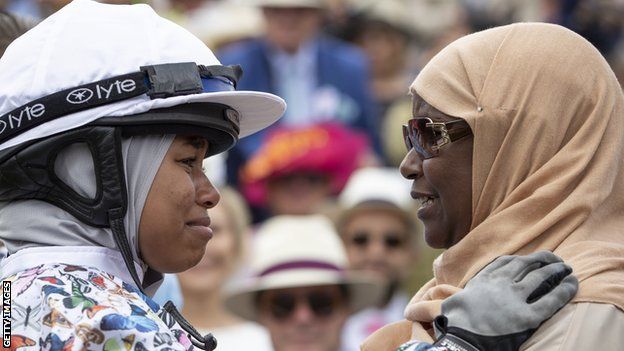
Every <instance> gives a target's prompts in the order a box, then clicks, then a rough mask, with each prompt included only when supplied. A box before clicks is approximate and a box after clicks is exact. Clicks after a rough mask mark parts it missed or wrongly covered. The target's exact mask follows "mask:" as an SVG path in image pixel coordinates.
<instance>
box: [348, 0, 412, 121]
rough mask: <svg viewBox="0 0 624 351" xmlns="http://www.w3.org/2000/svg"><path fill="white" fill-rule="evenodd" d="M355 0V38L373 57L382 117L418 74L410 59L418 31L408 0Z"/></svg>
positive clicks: (373, 86) (369, 55)
mask: <svg viewBox="0 0 624 351" xmlns="http://www.w3.org/2000/svg"><path fill="white" fill-rule="evenodd" d="M350 2H351V3H353V5H352V6H353V10H352V11H353V22H354V24H353V26H354V28H353V31H354V33H353V36H354V37H353V41H354V43H355V44H357V45H358V46H359V47H361V48H362V50H363V51H364V53H365V54H366V56H367V57H368V59H369V61H370V69H371V79H372V91H373V97H374V99H375V100H376V103H377V106H378V108H379V111H378V113H377V116H378V117H379V118H382V117H383V115H384V114H385V112H386V109H387V108H388V107H389V106H390V105H391V104H392V103H393V102H395V101H396V100H397V99H401V98H405V97H406V96H407V90H408V88H409V85H410V83H411V81H410V80H409V79H408V78H407V77H411V76H413V75H414V74H415V72H413V67H409V66H408V64H407V62H410V60H408V59H409V58H410V42H411V38H412V37H413V36H414V35H415V32H414V27H413V25H412V24H411V22H412V21H413V19H412V17H411V16H410V12H409V8H408V7H407V5H406V3H405V1H401V0H384V1H376V0H350ZM411 62H413V60H411Z"/></svg>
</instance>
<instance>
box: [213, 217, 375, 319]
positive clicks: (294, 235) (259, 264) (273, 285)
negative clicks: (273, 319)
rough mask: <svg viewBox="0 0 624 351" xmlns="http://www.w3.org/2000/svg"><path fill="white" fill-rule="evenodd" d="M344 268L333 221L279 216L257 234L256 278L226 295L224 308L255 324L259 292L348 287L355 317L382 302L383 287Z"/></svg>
mask: <svg viewBox="0 0 624 351" xmlns="http://www.w3.org/2000/svg"><path fill="white" fill-rule="evenodd" d="M346 267H347V256H346V253H345V249H344V247H343V245H342V242H341V240H340V238H339V237H338V234H337V233H336V231H335V229H334V226H333V224H332V223H331V221H330V220H329V219H327V218H325V217H323V216H320V215H309V216H276V217H273V218H271V219H269V220H267V221H266V222H265V223H264V224H263V225H262V227H261V228H260V229H259V230H258V232H257V233H256V236H255V238H254V243H253V247H252V252H251V257H250V263H249V270H250V273H251V275H252V276H251V277H250V278H249V279H248V280H246V281H243V282H242V283H240V284H239V285H238V286H235V287H234V288H233V290H231V291H230V292H229V293H228V296H227V297H226V300H225V305H226V306H227V307H228V308H229V309H230V310H231V311H232V312H234V313H235V314H237V315H238V316H240V317H243V318H245V319H249V320H257V306H256V296H257V294H258V293H259V292H261V291H266V290H274V289H285V288H294V287H306V286H318V285H344V286H346V287H347V291H348V293H349V308H350V311H351V312H357V311H359V310H361V309H363V308H366V307H371V306H373V305H375V304H376V303H377V302H379V300H380V299H381V297H382V294H383V291H384V288H385V286H384V284H383V283H381V282H379V281H377V280H374V279H373V278H371V277H369V276H363V275H361V274H358V273H354V272H348V271H346Z"/></svg>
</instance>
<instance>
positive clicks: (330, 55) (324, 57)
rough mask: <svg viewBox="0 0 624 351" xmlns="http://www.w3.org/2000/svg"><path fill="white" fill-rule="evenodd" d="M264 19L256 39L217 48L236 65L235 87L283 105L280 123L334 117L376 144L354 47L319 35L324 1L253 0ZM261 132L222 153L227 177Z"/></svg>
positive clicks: (364, 69)
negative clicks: (262, 32) (271, 97)
mask: <svg viewBox="0 0 624 351" xmlns="http://www.w3.org/2000/svg"><path fill="white" fill-rule="evenodd" d="M254 3H256V4H258V5H259V6H260V7H261V8H262V12H263V15H264V17H265V19H266V34H265V35H264V36H263V37H262V38H259V39H256V40H250V41H247V42H245V43H239V44H236V45H233V46H230V47H227V48H225V49H223V50H222V51H221V52H220V53H219V57H220V59H221V61H222V62H224V63H225V64H233V63H236V64H240V65H242V66H243V67H244V68H245V75H244V76H243V77H242V79H241V81H240V82H239V84H238V89H241V90H260V91H266V92H274V93H276V94H278V95H279V96H281V97H283V98H284V99H285V100H286V102H287V104H288V110H287V112H286V115H285V117H284V118H283V121H281V122H280V124H281V125H285V126H305V125H310V124H314V123H319V122H325V121H336V122H339V123H342V124H344V125H346V126H349V127H353V128H357V129H359V130H361V131H364V132H366V134H367V135H368V136H369V138H370V139H371V140H372V141H373V145H375V146H376V145H377V140H378V138H377V128H376V124H375V119H376V116H375V115H374V111H375V108H374V103H373V102H372V99H371V94H370V91H369V79H368V66H367V64H366V59H365V56H364V55H363V54H362V53H361V52H360V50H359V49H357V48H355V47H354V46H351V45H350V44H347V43H343V42H341V41H338V40H337V39H333V38H330V37H328V36H324V35H321V25H322V22H323V15H324V9H325V1H324V0H255V1H254ZM265 135H266V133H259V134H256V135H254V136H252V137H251V139H248V140H246V141H243V142H241V143H239V144H238V145H237V146H236V148H234V149H233V150H232V151H231V152H230V154H229V155H228V173H229V174H228V180H229V182H230V183H237V182H238V172H239V169H240V167H241V166H242V165H243V164H244V163H245V162H246V161H247V160H248V159H249V158H250V157H251V156H252V155H253V153H255V152H256V151H257V150H258V149H259V148H260V146H261V144H262V142H263V138H264V137H265Z"/></svg>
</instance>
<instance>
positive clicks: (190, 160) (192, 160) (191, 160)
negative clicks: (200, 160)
mask: <svg viewBox="0 0 624 351" xmlns="http://www.w3.org/2000/svg"><path fill="white" fill-rule="evenodd" d="M180 162H182V163H183V164H184V165H186V166H189V167H191V168H193V167H195V164H196V163H197V158H195V157H190V158H185V159H183V160H181V161H180Z"/></svg>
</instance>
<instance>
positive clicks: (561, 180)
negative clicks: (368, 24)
mask: <svg viewBox="0 0 624 351" xmlns="http://www.w3.org/2000/svg"><path fill="white" fill-rule="evenodd" d="M411 92H412V93H413V95H414V102H413V118H412V119H411V120H409V121H408V124H407V125H406V126H405V127H404V132H405V140H406V144H407V147H408V154H407V155H406V156H405V159H404V160H403V162H402V164H401V173H402V174H403V176H404V177H405V178H407V179H410V180H412V182H413V183H412V191H411V194H412V197H413V198H414V199H416V200H417V201H419V202H420V204H421V208H420V209H419V210H418V217H419V218H420V219H421V220H422V221H423V223H424V226H425V229H424V235H425V239H426V241H427V243H428V244H429V245H430V246H432V247H436V248H444V249H446V251H445V252H444V253H443V254H442V255H441V256H440V257H438V258H437V259H436V261H435V262H434V267H433V269H434V275H435V277H434V279H433V280H431V281H430V282H429V283H428V284H426V285H425V286H423V287H422V288H421V289H420V291H419V292H418V293H417V294H416V295H415V296H414V297H413V298H412V300H411V301H410V303H409V304H408V306H407V308H406V310H405V316H406V318H407V319H408V320H409V321H406V322H401V323H398V324H395V325H390V326H387V327H385V328H383V329H382V330H380V331H379V332H378V333H376V334H375V335H373V336H371V337H370V338H369V339H368V340H367V342H366V343H365V345H364V347H363V348H364V350H375V351H379V350H393V349H395V348H396V346H397V345H399V344H400V343H401V342H404V341H406V340H409V339H412V338H416V339H420V340H429V339H431V338H433V337H434V335H433V332H432V330H431V329H430V328H429V326H430V325H431V323H432V322H433V321H434V318H435V317H436V316H437V315H439V314H440V308H441V305H442V311H444V304H446V302H444V304H443V301H445V300H446V301H449V300H450V299H453V298H454V297H455V296H457V295H460V294H462V288H464V287H466V286H467V285H466V283H467V282H468V281H469V280H470V279H471V278H472V277H473V276H475V274H477V272H479V271H480V270H481V269H482V268H483V267H484V266H485V265H486V264H487V263H488V262H490V261H492V259H494V258H495V257H497V256H500V255H510V254H526V253H530V252H535V251H536V250H549V251H553V252H554V253H556V254H558V255H559V256H561V257H562V258H563V259H564V261H565V262H566V263H568V264H570V265H571V266H572V267H573V269H574V272H575V274H576V275H577V277H578V278H579V281H580V288H579V292H578V294H577V295H576V297H575V298H574V299H573V300H572V303H570V304H568V305H567V306H565V307H564V308H563V309H561V310H560V311H559V312H558V313H557V314H556V315H555V316H554V317H553V318H551V319H550V320H548V321H547V322H545V323H544V324H543V325H542V326H541V327H540V328H539V329H538V330H537V331H536V333H535V334H534V335H533V336H532V337H531V338H530V339H529V340H528V341H527V342H526V343H524V344H523V346H522V348H521V349H522V350H591V349H600V350H619V349H621V345H622V343H623V341H624V334H622V332H621V331H622V330H624V312H623V309H624V236H623V235H622V234H623V231H624V181H622V180H623V179H624V133H622V130H624V98H623V96H622V91H621V88H620V86H619V84H618V82H617V80H616V78H615V76H614V74H613V72H612V71H611V69H610V68H609V66H608V64H607V63H606V61H605V60H604V59H603V58H602V56H601V55H600V53H599V52H598V51H597V50H596V49H595V48H594V47H593V46H592V45H591V44H590V43H589V42H587V41H586V40H584V39H583V38H582V37H580V36H579V35H577V34H575V33H573V32H571V31H569V30H567V29H565V28H563V27H560V26H556V25H550V24H540V23H532V24H527V23H523V24H513V25H509V26H503V27H498V28H493V29H489V30H486V31H482V32H478V33H475V34H472V35H468V36H466V37H464V38H461V39H459V40H457V41H455V42H454V43H452V44H450V45H449V46H448V47H446V48H445V49H444V50H442V51H441V52H440V53H439V54H438V55H437V56H435V57H434V58H433V59H432V60H431V61H430V62H429V63H428V64H427V65H426V66H425V68H423V70H422V72H421V73H420V74H419V75H418V77H417V78H416V80H415V81H414V83H413V84H412V86H411ZM464 291H465V290H464ZM477 305H478V304H477ZM487 306H488V307H487V308H490V309H492V308H496V306H493V305H491V304H488V305H487ZM518 313H519V315H521V311H518ZM444 330H447V329H445V328H444V327H442V328H437V331H438V332H439V331H442V332H444ZM486 349H487V348H486ZM494 349H496V350H498V349H501V348H494Z"/></svg>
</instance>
